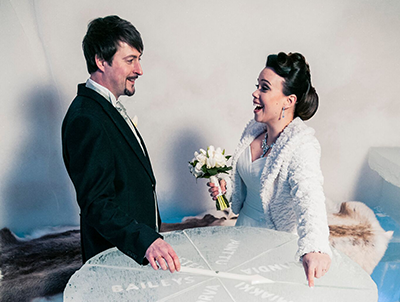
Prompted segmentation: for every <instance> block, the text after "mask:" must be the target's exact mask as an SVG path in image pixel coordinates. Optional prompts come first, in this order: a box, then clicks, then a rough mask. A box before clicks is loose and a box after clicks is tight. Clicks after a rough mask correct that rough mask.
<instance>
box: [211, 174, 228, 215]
mask: <svg viewBox="0 0 400 302" xmlns="http://www.w3.org/2000/svg"><path fill="white" fill-rule="evenodd" d="M210 182H211V183H212V184H214V185H215V186H216V187H217V188H218V195H217V200H216V204H215V206H216V207H217V210H218V211H223V210H225V209H227V208H229V202H228V200H227V199H226V197H225V194H222V190H221V186H220V185H219V180H218V178H217V176H211V177H210Z"/></svg>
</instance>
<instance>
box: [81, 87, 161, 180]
mask: <svg viewBox="0 0 400 302" xmlns="http://www.w3.org/2000/svg"><path fill="white" fill-rule="evenodd" d="M78 95H83V96H86V97H89V98H91V99H93V100H95V101H96V102H98V103H99V104H100V105H101V106H102V107H103V109H104V111H105V112H106V113H107V115H108V116H109V117H110V118H111V120H112V121H113V122H114V124H115V126H116V127H117V128H118V129H119V131H120V132H121V133H122V135H123V136H124V137H125V140H126V141H127V143H128V144H129V146H130V147H131V148H132V150H133V152H134V153H135V154H136V156H137V157H138V159H139V161H140V162H141V163H142V165H143V166H144V168H145V170H146V172H147V174H148V175H149V176H150V178H151V181H152V183H153V184H155V177H154V174H153V169H152V168H151V163H150V160H149V155H148V153H147V149H146V146H145V144H144V141H143V139H142V137H141V136H140V134H139V131H136V132H137V134H138V136H139V138H140V142H141V144H142V146H143V149H144V151H145V154H146V156H145V155H144V154H143V151H142V148H141V147H140V145H139V142H138V141H137V139H136V137H135V135H134V134H133V132H132V130H131V128H129V126H128V124H127V123H126V122H125V120H124V118H123V117H122V116H121V114H120V113H119V112H118V111H117V109H115V108H114V106H113V105H112V104H111V103H110V102H108V101H107V100H106V99H105V98H103V97H102V96H101V95H99V94H98V93H97V92H95V91H94V90H92V89H89V88H87V87H85V84H80V85H79V86H78ZM135 129H136V127H135ZM136 130H137V129H136Z"/></svg>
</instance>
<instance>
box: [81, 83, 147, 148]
mask: <svg viewBox="0 0 400 302" xmlns="http://www.w3.org/2000/svg"><path fill="white" fill-rule="evenodd" d="M86 87H87V88H90V89H92V90H94V91H96V92H97V93H98V94H100V95H101V96H102V97H104V98H105V99H106V100H107V101H109V102H110V103H111V104H112V105H113V106H114V107H115V109H117V110H118V112H119V113H120V114H121V116H122V117H123V118H124V120H125V122H126V123H127V124H128V126H129V128H131V130H132V132H133V134H134V135H135V137H136V139H137V141H138V143H139V146H140V147H141V148H142V151H143V154H144V155H145V156H146V153H145V152H144V148H143V146H142V144H141V142H140V138H139V136H138V134H137V131H136V129H135V127H134V125H133V122H132V120H131V119H130V117H129V115H128V113H127V112H126V109H125V107H124V105H122V104H121V102H120V101H118V100H117V99H116V98H115V96H114V95H113V94H112V93H111V91H110V90H108V89H107V88H106V87H104V86H102V85H100V84H99V83H96V82H95V81H93V80H92V79H88V80H87V81H86Z"/></svg>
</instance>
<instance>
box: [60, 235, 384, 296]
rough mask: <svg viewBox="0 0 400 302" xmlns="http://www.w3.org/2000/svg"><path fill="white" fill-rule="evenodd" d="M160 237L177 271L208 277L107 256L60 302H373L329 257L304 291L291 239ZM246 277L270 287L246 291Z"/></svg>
mask: <svg viewBox="0 0 400 302" xmlns="http://www.w3.org/2000/svg"><path fill="white" fill-rule="evenodd" d="M164 237H165V240H166V241H167V242H168V243H170V244H171V245H172V246H173V248H174V249H175V251H176V252H177V254H178V256H179V257H180V260H181V264H182V266H183V267H187V268H192V269H195V271H196V269H200V270H207V271H209V272H210V275H211V276H206V275H198V274H196V273H185V272H179V273H174V274H171V273H170V272H169V271H162V270H159V271H154V270H153V269H152V268H151V267H150V266H140V265H138V264H137V263H136V262H134V261H133V260H132V259H130V258H129V257H127V256H125V255H124V254H123V253H121V252H120V251H119V250H117V249H116V248H112V249H109V250H107V251H104V252H102V253H100V254H98V255H96V256H95V257H93V258H92V259H90V260H89V261H88V262H87V263H86V264H85V265H84V266H83V267H82V268H81V269H80V270H79V271H77V272H76V273H75V274H74V275H73V276H72V277H71V279H70V280H69V283H68V284H67V286H66V288H65V291H64V301H65V302H70V301H85V302H91V301H93V302H94V301H96V302H99V301H113V302H114V301H115V302H117V301H140V302H146V301H160V302H161V301H173V302H191V301H193V302H198V301H218V302H224V301H236V302H243V301H275V302H278V301H279V302H290V301H293V302H295V301H298V302H301V301H307V302H310V301H318V302H323V301H327V302H329V301H332V302H337V301H341V302H346V301H348V302H355V301H363V302H369V301H371V302H376V301H377V300H378V293H377V288H376V285H375V283H374V282H373V281H372V279H371V278H370V276H369V275H368V274H367V273H366V272H365V271H364V270H363V269H362V268H361V267H359V266H358V265H357V264H356V263H354V262H353V261H351V260H350V259H349V258H348V257H347V256H345V255H344V254H342V253H340V252H338V251H336V250H334V256H333V261H332V265H331V268H330V270H329V272H328V273H327V274H326V275H325V276H324V277H323V278H321V279H316V282H315V287H314V288H313V289H310V288H309V287H308V286H307V282H306V278H305V275H304V271H303V267H302V265H301V263H299V262H297V261H295V259H294V254H295V252H296V250H297V236H295V235H293V234H289V233H283V232H276V231H272V230H268V229H260V228H248V227H206V228H197V229H189V230H184V231H175V232H171V233H167V234H164ZM216 272H217V273H216ZM224 273H229V274H225V275H224ZM218 274H222V275H224V276H223V277H219V276H218ZM249 275H259V276H261V277H262V278H265V279H269V280H272V281H273V282H272V283H263V284H252V283H251V282H250V281H249V280H246V278H247V276H249Z"/></svg>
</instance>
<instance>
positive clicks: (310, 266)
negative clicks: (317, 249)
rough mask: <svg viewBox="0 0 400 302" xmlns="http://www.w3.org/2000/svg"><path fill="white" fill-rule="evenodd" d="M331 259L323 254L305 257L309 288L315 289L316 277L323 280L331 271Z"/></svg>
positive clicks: (309, 254)
mask: <svg viewBox="0 0 400 302" xmlns="http://www.w3.org/2000/svg"><path fill="white" fill-rule="evenodd" d="M330 266H331V258H330V257H329V255H327V254H323V253H308V254H305V255H304V256H303V267H304V271H305V273H306V276H307V280H308V286H309V287H314V277H315V278H321V277H322V276H323V275H325V274H326V272H327V271H328V270H329V267H330Z"/></svg>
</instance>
